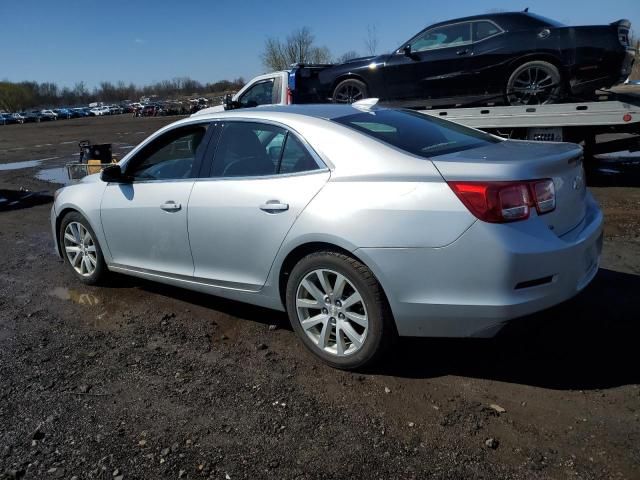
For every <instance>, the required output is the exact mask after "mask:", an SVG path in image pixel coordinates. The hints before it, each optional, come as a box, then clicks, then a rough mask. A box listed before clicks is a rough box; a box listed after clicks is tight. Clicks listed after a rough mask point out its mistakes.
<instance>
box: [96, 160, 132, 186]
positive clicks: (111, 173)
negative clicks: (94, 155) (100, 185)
mask: <svg viewBox="0 0 640 480" xmlns="http://www.w3.org/2000/svg"><path fill="white" fill-rule="evenodd" d="M100 180H102V181H103V182H107V183H109V182H117V183H125V182H128V181H129V178H128V177H127V176H126V175H124V174H123V173H122V169H121V168H120V165H118V164H117V163H114V164H113V165H108V166H106V167H104V169H103V170H102V173H101V174H100Z"/></svg>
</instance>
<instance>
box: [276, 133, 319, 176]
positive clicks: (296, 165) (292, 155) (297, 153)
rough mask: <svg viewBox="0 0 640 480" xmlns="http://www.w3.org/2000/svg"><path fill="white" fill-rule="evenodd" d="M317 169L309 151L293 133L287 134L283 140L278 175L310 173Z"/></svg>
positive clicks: (316, 164)
mask: <svg viewBox="0 0 640 480" xmlns="http://www.w3.org/2000/svg"><path fill="white" fill-rule="evenodd" d="M319 168H320V167H319V166H318V163H317V162H316V161H315V159H314V158H313V157H312V156H311V154H310V153H309V150H307V148H306V147H305V146H304V145H303V144H302V142H301V141H300V140H298V138H297V137H296V136H295V135H294V134H293V133H289V134H288V135H287V139H286V140H285V145H284V150H283V151H282V159H281V160H280V168H279V169H278V173H299V172H310V171H312V170H318V169H319Z"/></svg>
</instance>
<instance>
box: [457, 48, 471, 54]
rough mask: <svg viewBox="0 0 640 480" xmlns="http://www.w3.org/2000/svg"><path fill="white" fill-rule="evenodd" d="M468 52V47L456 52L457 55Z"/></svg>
mask: <svg viewBox="0 0 640 480" xmlns="http://www.w3.org/2000/svg"><path fill="white" fill-rule="evenodd" d="M467 53H469V49H468V48H463V49H462V50H458V51H457V52H456V55H466V54H467Z"/></svg>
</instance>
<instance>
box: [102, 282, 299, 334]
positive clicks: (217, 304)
mask: <svg viewBox="0 0 640 480" xmlns="http://www.w3.org/2000/svg"><path fill="white" fill-rule="evenodd" d="M111 275H112V278H111V280H110V281H109V287H110V288H139V289H142V290H144V291H146V292H149V293H153V294H156V295H162V296H163V297H168V298H173V299H176V300H180V301H183V302H185V303H189V304H192V305H197V306H200V307H203V308H207V309H210V310H215V311H216V312H220V313H223V314H226V315H229V316H232V317H236V318H238V319H240V320H249V321H252V322H257V323H262V324H264V325H278V327H279V328H284V329H288V330H292V328H291V325H290V324H289V319H288V317H287V314H286V313H284V312H278V311H276V310H270V309H268V308H263V307H258V306H255V305H250V304H248V303H243V302H238V301H235V300H227V299H226V298H222V297H217V296H215V295H209V294H206V293H200V292H195V291H193V290H186V289H183V288H179V287H174V286H172V285H165V284H162V283H158V282H153V281H151V280H145V279H142V278H137V277H132V276H128V275H122V274H116V273H112V274H111Z"/></svg>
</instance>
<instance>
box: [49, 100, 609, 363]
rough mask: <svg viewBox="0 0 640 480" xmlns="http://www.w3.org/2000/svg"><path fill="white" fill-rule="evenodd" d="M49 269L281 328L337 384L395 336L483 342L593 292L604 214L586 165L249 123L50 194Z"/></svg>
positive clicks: (446, 125)
mask: <svg viewBox="0 0 640 480" xmlns="http://www.w3.org/2000/svg"><path fill="white" fill-rule="evenodd" d="M51 226H52V229H53V237H54V239H55V241H56V251H57V252H58V254H59V255H60V256H61V257H62V258H63V259H64V261H65V263H66V264H68V265H69V267H70V268H71V270H72V271H73V272H74V273H75V275H76V276H77V277H78V279H80V280H81V281H83V282H85V283H87V284H96V283H100V282H102V281H103V280H104V279H105V277H106V276H107V274H108V273H109V272H110V271H112V272H120V273H125V274H129V275H135V276H138V277H143V278H146V279H151V280H156V281H159V282H163V283H167V284H170V285H174V286H176V287H182V288H188V289H192V290H198V291H201V292H206V293H210V294H213V295H218V296H221V297H226V298H230V299H234V300H238V301H242V302H247V303H251V304H255V305H261V306H264V307H268V308H272V309H276V310H281V311H286V312H287V313H288V315H289V319H290V321H291V324H292V326H293V328H294V330H295V331H296V333H297V334H298V335H299V336H300V338H301V340H302V341H303V342H304V344H305V345H306V346H307V347H308V348H309V350H310V351H311V352H313V353H314V354H315V355H317V356H318V357H320V358H321V359H323V360H324V361H325V362H327V363H329V364H331V365H333V366H335V367H338V368H358V367H361V366H363V365H365V364H367V363H369V362H371V361H373V360H374V359H375V358H376V357H378V356H379V354H380V353H381V352H383V350H384V347H385V346H386V345H387V344H388V343H389V340H390V339H391V338H392V337H393V336H394V335H401V336H434V337H462V336H465V337H466V336H478V337H487V336H492V335H494V334H495V333H496V332H497V331H498V330H499V329H500V328H501V327H502V326H503V325H504V324H505V323H506V322H507V321H508V320H510V319H513V318H515V317H519V316H523V315H526V314H529V313H532V312H535V311H539V310H542V309H545V308H547V307H550V306H552V305H554V304H557V303H559V302H562V301H564V300H566V299H568V298H570V297H572V296H573V295H575V294H576V293H577V292H579V291H580V290H581V289H583V288H584V287H585V286H586V285H587V284H588V283H589V282H590V281H591V279H592V278H593V277H594V276H595V274H596V272H597V270H598V262H599V258H600V252H601V248H602V214H601V211H600V209H599V207H598V205H597V204H596V203H595V201H594V200H593V198H592V196H591V194H590V193H589V192H588V191H587V189H586V187H585V178H584V171H583V167H582V151H581V149H580V147H578V146H576V145H573V144H568V143H543V142H521V141H510V140H503V139H500V138H497V137H494V136H491V135H488V134H486V133H482V132H479V131H477V130H473V129H469V128H465V127H462V126H459V125H457V124H454V123H451V122H447V121H443V120H440V119H437V118H433V117H430V116H426V115H423V114H420V113H415V112H407V111H398V110H390V109H383V108H377V107H366V106H362V107H358V106H342V105H309V106H288V107H261V108H256V109H248V110H238V111H233V112H223V113H212V114H207V115H196V116H192V117H190V118H187V119H184V120H181V121H178V122H176V123H174V124H172V125H169V126H167V127H165V128H163V129H161V130H160V131H158V132H157V133H155V134H154V135H152V136H151V137H149V138H148V139H147V140H146V141H144V142H143V143H142V144H140V145H139V146H138V147H136V148H135V149H134V150H132V151H131V152H130V153H129V154H128V155H127V156H126V157H125V158H124V159H123V160H122V161H121V162H120V163H119V164H117V165H114V166H111V167H108V168H107V169H105V170H104V171H103V172H102V174H96V175H91V176H88V177H86V178H85V179H83V181H81V182H80V183H78V184H75V185H72V186H68V187H65V188H63V189H61V190H59V191H58V192H57V194H56V200H55V202H54V205H53V208H52V211H51Z"/></svg>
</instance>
